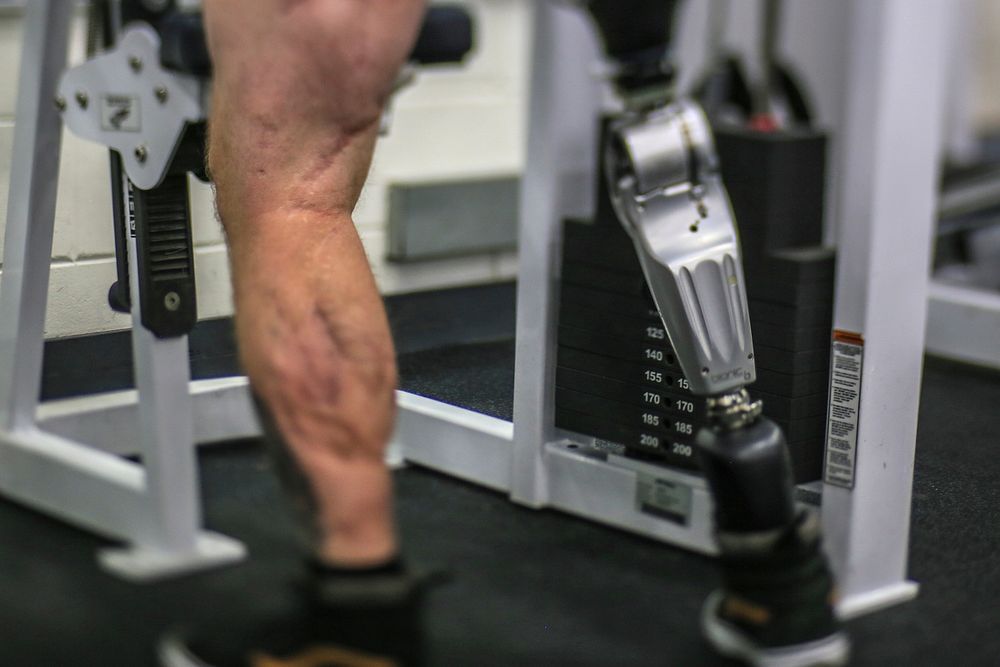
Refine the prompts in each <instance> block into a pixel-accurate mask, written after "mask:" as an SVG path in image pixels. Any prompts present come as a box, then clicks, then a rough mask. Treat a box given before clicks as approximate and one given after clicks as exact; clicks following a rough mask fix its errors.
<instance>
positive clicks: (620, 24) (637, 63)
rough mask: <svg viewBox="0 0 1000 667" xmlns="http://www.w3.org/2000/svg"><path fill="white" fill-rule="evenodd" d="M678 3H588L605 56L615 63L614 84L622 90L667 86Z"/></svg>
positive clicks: (675, 0) (665, 0)
mask: <svg viewBox="0 0 1000 667" xmlns="http://www.w3.org/2000/svg"><path fill="white" fill-rule="evenodd" d="M678 4H679V0H589V1H588V2H587V8H588V9H589V10H590V14H591V15H592V16H593V17H594V21H595V22H596V23H597V27H598V31H599V32H600V35H601V39H602V41H603V43H604V48H605V50H606V51H607V54H608V55H609V56H610V57H611V58H613V59H614V60H615V61H617V62H618V64H619V66H620V71H619V73H618V75H617V76H616V78H615V83H616V84H617V85H618V87H619V88H621V89H623V90H624V91H631V90H635V89H639V88H646V87H649V86H653V85H658V84H669V83H670V82H671V81H672V80H673V76H674V71H673V67H672V66H671V65H670V64H669V62H668V56H669V53H670V43H671V34H672V31H673V23H674V15H675V13H676V11H675V10H676V8H677V5H678Z"/></svg>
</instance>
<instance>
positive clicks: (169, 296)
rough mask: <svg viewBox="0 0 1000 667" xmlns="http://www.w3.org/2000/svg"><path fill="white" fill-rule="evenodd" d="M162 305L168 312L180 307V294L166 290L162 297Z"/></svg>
mask: <svg viewBox="0 0 1000 667" xmlns="http://www.w3.org/2000/svg"><path fill="white" fill-rule="evenodd" d="M163 306H164V307H165V308H166V309H167V310H169V311H170V312H175V311H176V310H177V309H178V308H180V307H181V295H180V294H178V293H177V292H167V293H166V294H165V295H164V297H163Z"/></svg>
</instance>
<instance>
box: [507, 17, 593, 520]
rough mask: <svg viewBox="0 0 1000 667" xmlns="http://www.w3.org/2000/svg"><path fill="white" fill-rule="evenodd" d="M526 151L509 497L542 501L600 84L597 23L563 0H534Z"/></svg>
mask: <svg viewBox="0 0 1000 667" xmlns="http://www.w3.org/2000/svg"><path fill="white" fill-rule="evenodd" d="M533 29H534V39H533V45H532V49H533V67H532V68H531V72H532V78H531V90H530V97H531V104H530V109H529V115H528V118H529V126H528V132H529V136H528V148H527V151H528V154H527V159H526V160H525V165H526V166H525V173H524V177H523V179H522V183H523V186H522V189H521V202H520V216H519V217H520V231H519V241H518V262H519V269H518V283H517V341H516V355H515V361H514V363H515V371H514V451H513V459H512V474H511V498H512V499H513V500H515V501H517V502H520V503H524V504H526V505H531V506H535V507H540V506H542V505H544V504H546V502H547V501H548V486H547V477H548V470H547V465H546V462H545V460H544V459H545V456H546V448H545V445H546V444H547V443H550V442H554V441H555V440H557V439H558V438H557V433H556V428H555V417H554V406H555V394H554V392H555V368H556V363H555V358H556V335H557V327H556V321H557V320H556V316H557V311H558V293H559V292H558V281H559V266H560V260H559V252H560V250H559V249H560V246H561V240H562V221H563V219H564V218H566V217H569V216H573V215H575V216H581V217H582V216H588V215H590V214H592V210H593V202H594V198H595V195H594V181H595V179H594V173H593V168H594V163H595V162H596V155H597V153H596V151H597V147H596V132H597V122H598V111H599V109H600V99H601V98H600V84H599V83H598V81H597V80H596V78H595V76H594V72H595V67H596V66H597V64H598V62H599V58H598V47H597V42H596V38H595V35H594V33H593V30H592V29H591V28H590V26H589V25H587V23H586V18H585V16H584V14H583V12H580V11H579V10H578V9H577V8H574V7H572V6H568V5H562V6H560V5H558V4H557V3H550V2H536V3H534V25H533Z"/></svg>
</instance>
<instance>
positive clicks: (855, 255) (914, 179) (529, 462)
mask: <svg viewBox="0 0 1000 667" xmlns="http://www.w3.org/2000/svg"><path fill="white" fill-rule="evenodd" d="M948 21H949V16H948V3H947V2H946V0H930V1H929V2H924V3H919V5H915V4H914V3H912V2H907V1H906V0H851V20H850V24H849V35H848V40H849V43H850V44H851V45H852V49H851V52H850V60H849V62H848V64H847V85H846V86H845V90H847V91H848V93H847V94H848V97H847V99H846V100H845V104H846V107H845V110H846V114H845V118H846V120H845V123H844V126H843V127H841V128H839V131H840V137H841V139H840V141H841V143H842V148H841V151H840V155H839V158H838V164H836V165H834V167H835V169H837V171H838V172H839V183H838V188H837V189H836V191H835V192H833V193H831V196H834V197H836V198H837V204H838V206H837V207H836V210H837V211H838V219H837V221H836V222H837V224H836V230H837V240H838V254H837V277H836V303H835V310H834V328H835V329H840V330H847V331H851V332H857V333H860V334H862V335H863V336H864V339H865V341H866V343H865V353H864V354H865V360H864V370H863V375H862V382H861V398H860V420H859V424H858V444H857V454H856V464H855V465H856V468H855V482H854V486H853V488H850V489H847V488H842V487H840V486H834V485H831V484H826V483H823V484H822V485H821V486H822V488H821V489H819V490H820V492H821V497H822V501H821V506H822V517H823V524H824V527H825V533H826V549H827V551H828V554H829V556H830V559H831V562H832V564H833V566H834V569H835V571H836V573H837V575H838V583H839V588H840V592H841V595H842V597H841V602H840V604H839V607H838V612H839V613H840V614H841V615H842V616H844V617H852V616H856V615H860V614H863V613H867V612H871V611H874V610H877V609H881V608H883V607H886V606H889V605H892V604H895V603H898V602H903V601H906V600H909V599H911V598H913V597H914V596H915V595H916V594H917V584H915V583H914V582H912V581H909V580H908V579H907V576H906V567H907V553H908V546H909V530H910V502H911V493H912V483H913V462H914V450H915V444H916V425H917V410H918V404H919V394H920V380H921V369H922V365H923V353H924V322H925V318H926V314H927V297H928V274H929V266H930V252H931V241H932V237H933V228H934V222H935V219H936V218H935V212H936V202H935V194H936V192H937V165H938V162H939V156H940V150H941V144H942V141H941V133H942V127H943V120H942V119H943V113H944V106H945V94H944V93H945V90H946V86H945V63H946V62H947V58H946V57H945V53H946V50H947V48H946V47H947V39H946V36H947V29H946V26H947V25H948ZM534 30H535V35H534V40H533V44H534V56H533V57H534V62H533V67H532V82H531V102H530V112H529V136H528V154H527V159H526V165H527V166H526V170H525V174H524V178H523V186H522V193H521V209H520V213H521V215H520V240H519V260H520V269H519V273H518V275H519V282H518V293H517V342H516V359H515V379H514V421H513V423H510V422H506V421H503V420H499V419H494V418H491V417H487V416H484V415H480V414H478V413H475V412H472V411H469V410H464V409H461V408H458V407H455V406H451V405H447V404H444V403H441V402H439V401H434V400H431V399H428V398H424V397H420V396H413V395H409V394H402V395H401V396H400V416H399V425H398V428H397V436H396V441H397V444H398V445H399V446H400V447H401V449H402V451H403V452H404V455H405V457H406V459H407V460H409V461H413V462H415V463H418V464H420V465H424V466H427V467H430V468H433V469H437V470H440V471H443V472H446V473H448V474H451V475H454V476H457V477H460V478H462V479H465V480H468V481H472V482H475V483H478V484H482V485H484V486H487V487H490V488H493V489H497V490H499V491H503V492H506V493H509V494H510V497H511V499H512V500H513V501H515V502H518V503H522V504H524V505H528V506H531V507H536V508H542V507H549V508H554V509H559V510H562V511H565V512H568V513H571V514H576V515H579V516H583V517H586V518H589V519H592V520H595V521H599V522H602V523H605V524H608V525H612V526H615V527H618V528H622V529H625V530H629V531H632V532H636V533H639V534H642V535H646V536H649V537H654V538H658V539H661V540H663V541H666V542H670V543H673V544H677V545H681V546H683V547H685V548H688V549H692V550H694V551H698V552H703V553H715V546H714V544H713V540H712V535H711V499H710V497H709V495H708V491H707V488H706V486H705V482H704V480H702V479H701V478H700V477H698V476H697V475H693V474H690V473H687V472H680V471H674V470H670V469H668V468H664V467H662V466H655V465H650V464H647V463H640V462H636V461H631V460H628V459H625V458H621V457H617V456H614V455H610V456H607V457H606V458H605V457H603V456H598V455H597V452H595V451H594V450H593V449H591V448H590V447H589V445H591V444H593V443H592V442H591V441H588V439H586V438H583V437H581V436H580V435H578V434H573V433H568V432H565V431H561V430H559V429H556V428H555V426H554V421H555V420H554V371H555V365H556V364H555V355H556V343H555V332H556V326H555V323H556V311H557V306H558V304H557V302H556V300H557V294H558V291H557V290H558V282H559V275H558V272H559V247H560V245H561V225H562V220H563V219H565V218H567V217H578V216H581V215H583V216H586V215H588V213H592V211H590V208H591V202H592V200H593V197H592V190H593V184H594V182H595V180H596V178H595V174H594V173H593V165H594V164H595V163H596V160H595V159H594V158H595V156H596V152H595V151H596V150H597V147H596V146H595V137H594V135H595V128H596V118H597V114H598V112H599V111H600V110H601V109H603V108H605V106H604V103H605V102H606V100H607V94H606V91H605V90H604V89H602V87H601V84H600V83H599V82H598V81H597V79H596V78H595V77H594V76H593V72H594V71H596V70H599V66H598V62H599V55H598V49H597V45H596V41H595V37H594V36H593V34H592V32H591V31H590V30H589V28H588V27H587V26H586V24H585V19H584V17H583V16H582V15H581V13H580V12H576V11H574V10H573V9H571V8H569V7H567V6H565V5H560V4H557V3H548V2H536V3H535V20H534ZM917 82H919V85H917ZM650 481H652V482H653V483H654V484H662V485H664V486H665V487H667V488H668V489H671V491H670V493H671V494H676V493H680V494H681V496H682V502H681V505H682V506H684V505H686V506H687V507H688V521H687V523H686V524H683V523H678V522H674V521H670V520H668V519H663V518H657V517H654V516H652V515H650V514H647V513H644V512H642V511H640V510H639V508H638V507H637V505H638V503H637V493H638V492H639V486H640V485H641V484H649V483H650ZM678 490H680V491H678Z"/></svg>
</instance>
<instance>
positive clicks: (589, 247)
mask: <svg viewBox="0 0 1000 667" xmlns="http://www.w3.org/2000/svg"><path fill="white" fill-rule="evenodd" d="M563 238H564V243H563V257H562V262H563V263H562V283H561V291H560V300H559V347H558V357H557V369H556V390H555V403H556V406H555V407H556V410H555V412H556V426H557V427H559V428H562V429H565V430H568V431H573V432H575V433H579V434H581V435H586V436H591V437H594V438H597V439H598V440H599V444H600V445H601V446H603V447H604V448H606V449H609V450H610V451H614V452H616V453H619V454H623V455H626V456H631V457H635V458H641V459H647V460H656V461H659V462H661V463H664V464H667V465H671V466H674V467H678V468H686V469H695V468H697V459H696V454H695V451H694V436H695V434H696V433H697V431H698V428H699V427H700V426H701V425H702V423H703V421H704V400H702V399H699V398H697V397H695V396H694V395H692V394H691V392H690V391H689V390H688V388H687V378H685V376H684V374H683V373H682V372H681V369H680V366H678V364H677V360H676V358H675V357H674V353H673V349H672V348H671V346H670V341H669V340H668V338H667V334H666V331H665V330H664V328H663V322H662V321H661V320H660V315H659V312H658V311H657V310H656V307H655V305H653V300H652V297H651V296H650V294H649V290H648V289H647V288H646V281H645V279H644V278H643V275H642V270H641V268H640V267H639V260H638V258H637V257H636V255H635V250H633V247H632V241H631V239H629V237H628V235H627V234H626V233H625V230H624V229H622V228H621V227H620V226H619V225H617V224H615V225H593V224H588V223H586V222H580V221H567V222H566V224H565V226H564V236H563Z"/></svg>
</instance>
